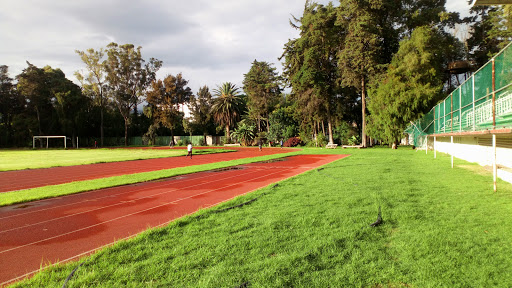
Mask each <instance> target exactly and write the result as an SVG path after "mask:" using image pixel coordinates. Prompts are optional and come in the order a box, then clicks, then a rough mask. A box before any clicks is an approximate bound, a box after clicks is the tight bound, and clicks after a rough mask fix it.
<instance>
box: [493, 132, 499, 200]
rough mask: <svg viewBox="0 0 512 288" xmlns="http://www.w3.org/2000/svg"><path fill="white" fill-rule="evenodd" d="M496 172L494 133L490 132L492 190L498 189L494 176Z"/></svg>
mask: <svg viewBox="0 0 512 288" xmlns="http://www.w3.org/2000/svg"><path fill="white" fill-rule="evenodd" d="M497 174H498V165H497V163H496V134H492V178H493V183H494V192H496V191H498V187H497V184H496V176H497Z"/></svg>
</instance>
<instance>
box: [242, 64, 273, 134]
mask: <svg viewBox="0 0 512 288" xmlns="http://www.w3.org/2000/svg"><path fill="white" fill-rule="evenodd" d="M279 84H280V77H279V75H278V73H277V72H276V68H274V67H272V65H271V64H269V63H268V62H263V61H261V62H259V61H257V60H254V62H252V66H251V69H250V70H249V72H248V73H247V74H244V81H243V85H244V88H243V89H244V92H245V94H246V95H247V100H248V103H247V106H248V108H249V115H250V116H252V117H254V118H255V119H256V121H257V123H258V132H261V130H262V129H261V120H262V119H266V120H267V132H268V131H269V129H270V126H269V122H268V119H269V114H270V113H271V112H272V110H273V108H274V106H275V105H276V104H277V102H278V101H279V96H280V94H281V87H280V85H279Z"/></svg>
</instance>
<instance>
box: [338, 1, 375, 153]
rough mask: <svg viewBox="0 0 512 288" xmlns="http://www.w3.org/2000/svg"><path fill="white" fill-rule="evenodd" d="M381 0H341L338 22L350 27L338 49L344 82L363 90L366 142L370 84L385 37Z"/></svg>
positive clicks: (339, 65) (346, 84) (364, 138)
mask: <svg viewBox="0 0 512 288" xmlns="http://www.w3.org/2000/svg"><path fill="white" fill-rule="evenodd" d="M382 5H383V4H382V1H381V0H340V6H339V8H338V20H337V24H338V25H340V26H341V27H343V29H344V30H345V31H347V35H346V38H345V40H344V42H343V44H342V47H341V50H340V51H339V53H338V67H339V69H340V81H341V83H342V85H344V86H350V87H355V88H357V89H358V90H359V91H360V93H361V104H362V105H361V106H362V108H361V109H362V135H361V141H362V146H363V147H366V146H367V141H366V140H367V139H366V85H367V82H368V80H369V78H371V77H372V76H374V75H375V74H376V73H377V65H378V64H379V62H380V61H379V59H378V58H379V55H380V47H381V41H382V37H381V35H382V31H381V27H380V26H379V25H378V21H377V20H378V19H379V17H378V15H379V13H380V12H379V11H380V9H381V8H382Z"/></svg>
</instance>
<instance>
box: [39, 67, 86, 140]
mask: <svg viewBox="0 0 512 288" xmlns="http://www.w3.org/2000/svg"><path fill="white" fill-rule="evenodd" d="M44 72H45V74H46V75H47V77H48V80H49V81H48V85H49V87H50V91H51V94H52V98H54V99H55V101H53V103H54V104H53V105H54V107H55V110H56V111H57V115H58V116H59V123H60V124H61V129H62V132H64V134H65V135H69V136H71V142H72V144H73V147H76V136H77V131H78V129H79V126H80V125H81V123H80V120H81V118H82V117H81V116H82V114H83V113H84V112H85V111H86V109H87V106H88V101H87V100H88V99H87V98H86V97H85V96H84V95H83V94H82V91H81V89H80V87H78V86H77V85H76V84H75V83H73V82H72V81H71V80H69V79H67V78H66V75H65V74H64V72H62V70H60V69H52V68H51V67H49V66H46V67H44Z"/></svg>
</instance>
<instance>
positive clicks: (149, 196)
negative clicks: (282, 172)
mask: <svg viewBox="0 0 512 288" xmlns="http://www.w3.org/2000/svg"><path fill="white" fill-rule="evenodd" d="M255 172H257V171H251V172H248V173H244V174H238V175H235V176H231V177H226V178H220V179H216V180H213V181H209V182H203V183H199V184H195V185H191V186H188V187H187V189H188V188H194V187H197V186H201V185H205V184H210V183H215V182H219V181H224V180H227V179H231V178H236V177H240V176H244V175H248V174H252V173H255ZM204 178H206V177H204ZM190 180H197V178H196V179H190ZM175 183H176V182H174V181H173V182H172V184H175ZM165 186H167V185H165ZM161 188H163V187H162V186H159V187H154V188H152V189H146V190H150V191H151V190H155V189H161ZM180 190H183V189H179V188H169V190H167V191H164V192H160V193H154V194H151V195H146V196H143V197H139V198H134V199H132V200H130V201H121V202H118V203H115V204H110V205H106V206H100V207H97V208H94V209H90V210H86V211H82V212H77V213H73V214H69V215H66V216H61V217H58V218H52V219H49V220H45V221H40V222H36V223H32V224H28V225H24V226H19V227H16V228H11V229H7V230H2V231H0V234H2V233H7V232H11V231H14V230H19V229H24V228H28V227H31V226H36V225H41V224H44V223H49V222H53V221H57V220H61V219H65V218H68V217H73V216H76V215H80V214H86V213H89V212H93V211H97V210H101V209H106V208H111V207H115V206H118V205H123V204H125V203H128V202H131V203H136V201H138V200H143V199H148V198H152V197H154V196H159V195H164V194H168V193H171V192H176V191H180ZM142 191H144V190H139V191H131V192H134V193H139V192H142ZM131 192H130V193H131ZM120 194H127V192H123V193H119V194H115V195H120ZM107 197H113V196H110V195H109V196H106V197H100V199H101V198H107ZM178 200H179V199H178ZM81 203H83V202H76V203H73V204H74V205H76V204H81ZM68 205H71V204H68Z"/></svg>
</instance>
